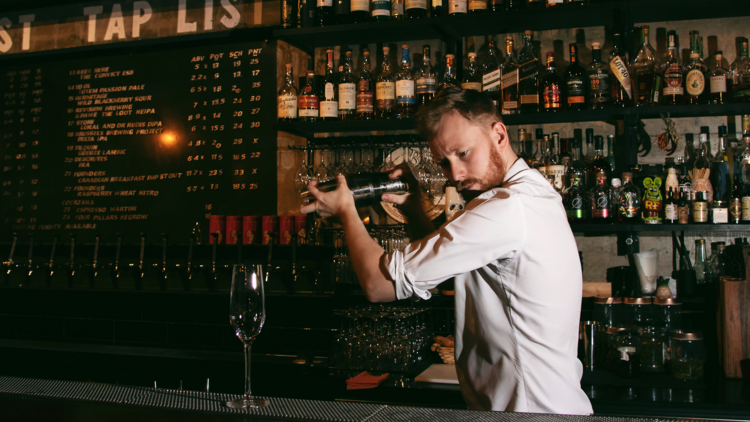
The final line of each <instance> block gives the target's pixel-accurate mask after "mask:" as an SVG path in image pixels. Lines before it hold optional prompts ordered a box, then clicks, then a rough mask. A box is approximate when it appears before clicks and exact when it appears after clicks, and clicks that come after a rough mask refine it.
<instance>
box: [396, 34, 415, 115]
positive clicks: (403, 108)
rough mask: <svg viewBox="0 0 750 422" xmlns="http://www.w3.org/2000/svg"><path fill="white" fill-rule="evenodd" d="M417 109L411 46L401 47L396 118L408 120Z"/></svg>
mask: <svg viewBox="0 0 750 422" xmlns="http://www.w3.org/2000/svg"><path fill="white" fill-rule="evenodd" d="M416 109H417V98H416V95H415V89H414V78H413V77H412V75H411V58H410V57H409V45H407V44H404V45H402V46H401V66H400V67H399V70H398V74H397V75H396V118H397V119H408V118H410V117H413V116H414V113H415V112H416Z"/></svg>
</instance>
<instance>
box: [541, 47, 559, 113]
mask: <svg viewBox="0 0 750 422" xmlns="http://www.w3.org/2000/svg"><path fill="white" fill-rule="evenodd" d="M539 90H540V93H539V96H540V97H541V102H542V104H541V109H542V111H543V112H556V111H560V110H562V105H563V101H564V95H563V91H564V89H563V81H562V79H561V78H560V76H558V75H557V68H556V67H555V53H553V52H551V51H549V52H547V74H546V75H544V77H543V78H542V81H541V82H540V83H539Z"/></svg>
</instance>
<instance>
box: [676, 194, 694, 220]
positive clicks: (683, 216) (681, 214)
mask: <svg viewBox="0 0 750 422" xmlns="http://www.w3.org/2000/svg"><path fill="white" fill-rule="evenodd" d="M690 214H691V212H690V203H689V202H688V200H687V193H686V192H685V191H684V190H682V189H680V198H679V199H678V200H677V223H678V224H688V223H689V222H690Z"/></svg>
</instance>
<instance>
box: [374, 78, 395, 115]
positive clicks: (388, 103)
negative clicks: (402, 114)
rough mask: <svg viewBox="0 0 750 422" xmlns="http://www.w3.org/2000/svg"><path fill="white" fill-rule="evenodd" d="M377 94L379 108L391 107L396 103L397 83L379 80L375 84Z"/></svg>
mask: <svg viewBox="0 0 750 422" xmlns="http://www.w3.org/2000/svg"><path fill="white" fill-rule="evenodd" d="M375 96H376V99H377V101H378V108H379V109H391V108H393V106H394V105H395V104H396V84H395V83H393V82H378V83H376V84H375Z"/></svg>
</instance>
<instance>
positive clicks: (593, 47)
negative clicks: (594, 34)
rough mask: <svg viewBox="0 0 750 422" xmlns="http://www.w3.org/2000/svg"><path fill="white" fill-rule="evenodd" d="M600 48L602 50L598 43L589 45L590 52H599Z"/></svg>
mask: <svg viewBox="0 0 750 422" xmlns="http://www.w3.org/2000/svg"><path fill="white" fill-rule="evenodd" d="M601 48H602V45H601V44H599V43H598V42H592V43H591V49H592V50H601Z"/></svg>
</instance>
